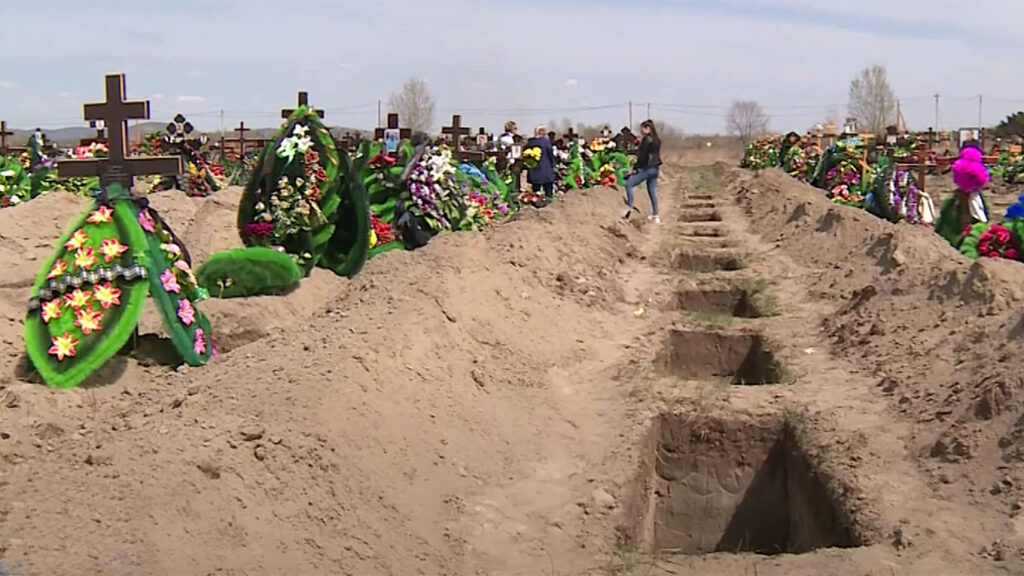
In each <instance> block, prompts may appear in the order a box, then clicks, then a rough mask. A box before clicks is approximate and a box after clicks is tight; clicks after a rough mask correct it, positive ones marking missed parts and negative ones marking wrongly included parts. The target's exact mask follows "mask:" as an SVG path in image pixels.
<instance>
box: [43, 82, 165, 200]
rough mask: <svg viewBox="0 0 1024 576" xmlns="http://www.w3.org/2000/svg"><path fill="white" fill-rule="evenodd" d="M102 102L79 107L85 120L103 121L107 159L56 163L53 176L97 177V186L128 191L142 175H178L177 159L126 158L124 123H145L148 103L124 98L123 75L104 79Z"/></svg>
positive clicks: (125, 129) (147, 115) (163, 157)
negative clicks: (104, 95)
mask: <svg viewBox="0 0 1024 576" xmlns="http://www.w3.org/2000/svg"><path fill="white" fill-rule="evenodd" d="M105 80H106V97H107V99H106V101H105V102H97V103H93V104H85V105H84V106H82V112H83V114H82V115H83V116H84V117H85V119H86V120H103V122H104V124H105V125H106V126H108V127H109V128H110V133H109V142H110V144H109V146H108V149H109V150H108V154H109V156H108V157H107V158H91V159H83V160H60V161H59V162H57V174H58V175H59V176H60V177H61V178H69V177H76V176H99V178H100V186H101V187H102V188H106V187H107V186H109V185H111V184H114V183H118V184H120V185H122V186H123V187H124V189H125V190H131V188H132V184H133V183H134V176H137V175H142V174H160V175H178V174H180V173H181V157H180V156H157V157H153V158H127V154H126V152H127V149H126V145H127V141H128V120H136V119H137V120H148V119H149V101H148V100H133V101H126V100H125V99H124V74H108V75H107V76H106V79H105Z"/></svg>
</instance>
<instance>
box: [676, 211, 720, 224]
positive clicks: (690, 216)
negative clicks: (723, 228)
mask: <svg viewBox="0 0 1024 576" xmlns="http://www.w3.org/2000/svg"><path fill="white" fill-rule="evenodd" d="M679 221H680V222H721V221H722V214H721V213H720V212H718V211H717V210H714V209H709V208H697V209H694V208H684V209H683V211H682V214H681V215H680V216H679Z"/></svg>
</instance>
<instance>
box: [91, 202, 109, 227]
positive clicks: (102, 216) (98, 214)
mask: <svg viewBox="0 0 1024 576" xmlns="http://www.w3.org/2000/svg"><path fill="white" fill-rule="evenodd" d="M113 215H114V211H113V210H111V209H110V208H108V207H107V206H100V207H99V208H97V209H95V210H93V211H92V213H91V214H89V218H88V219H86V222H88V223H90V224H103V223H106V222H110V221H111V220H113Z"/></svg>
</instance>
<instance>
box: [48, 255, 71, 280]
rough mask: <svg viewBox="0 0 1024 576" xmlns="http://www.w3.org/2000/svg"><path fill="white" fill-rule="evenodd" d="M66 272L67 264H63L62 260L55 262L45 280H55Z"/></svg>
mask: <svg viewBox="0 0 1024 576" xmlns="http://www.w3.org/2000/svg"><path fill="white" fill-rule="evenodd" d="M67 271H68V265H67V262H64V261H63V260H57V261H56V262H54V263H53V266H52V267H51V268H50V273H49V274H47V275H46V279H47V280H50V279H53V278H56V277H58V276H60V275H62V274H64V273H65V272H67Z"/></svg>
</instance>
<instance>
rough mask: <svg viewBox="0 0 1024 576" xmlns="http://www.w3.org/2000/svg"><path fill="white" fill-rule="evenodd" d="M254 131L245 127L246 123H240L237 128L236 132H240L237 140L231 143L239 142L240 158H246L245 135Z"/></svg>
mask: <svg viewBox="0 0 1024 576" xmlns="http://www.w3.org/2000/svg"><path fill="white" fill-rule="evenodd" d="M250 130H252V128H246V127H245V121H244V120H242V121H239V123H238V128H235V130H234V131H235V132H238V137H237V138H232V139H231V140H230V141H231V142H238V156H239V157H241V156H245V133H246V132H248V131H250Z"/></svg>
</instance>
